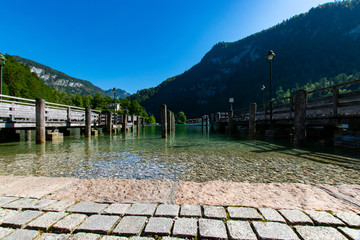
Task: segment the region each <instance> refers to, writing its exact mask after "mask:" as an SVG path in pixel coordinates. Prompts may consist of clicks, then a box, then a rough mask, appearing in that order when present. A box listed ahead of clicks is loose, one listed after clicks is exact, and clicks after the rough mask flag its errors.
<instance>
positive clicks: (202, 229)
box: [199, 219, 227, 239]
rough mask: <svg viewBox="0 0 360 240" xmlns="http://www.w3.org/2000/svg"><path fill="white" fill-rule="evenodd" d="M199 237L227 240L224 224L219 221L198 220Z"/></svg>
mask: <svg viewBox="0 0 360 240" xmlns="http://www.w3.org/2000/svg"><path fill="white" fill-rule="evenodd" d="M199 235H200V237H202V238H217V239H227V233H226V228H225V224H224V222H223V221H221V220H214V219H200V220H199Z"/></svg>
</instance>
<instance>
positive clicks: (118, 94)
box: [104, 88, 131, 99]
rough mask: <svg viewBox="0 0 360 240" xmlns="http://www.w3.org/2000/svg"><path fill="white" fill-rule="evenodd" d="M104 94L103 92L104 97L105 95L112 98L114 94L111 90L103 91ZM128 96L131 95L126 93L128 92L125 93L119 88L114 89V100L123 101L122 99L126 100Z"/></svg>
mask: <svg viewBox="0 0 360 240" xmlns="http://www.w3.org/2000/svg"><path fill="white" fill-rule="evenodd" d="M104 92H105V95H106V96H109V97H114V92H113V90H112V89H109V90H105V91H104ZM130 95H131V94H130V93H128V92H126V91H125V90H122V89H120V88H117V89H116V98H118V99H124V98H126V97H128V96H130Z"/></svg>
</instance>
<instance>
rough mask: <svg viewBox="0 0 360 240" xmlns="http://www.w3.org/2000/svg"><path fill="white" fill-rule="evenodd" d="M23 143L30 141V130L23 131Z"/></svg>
mask: <svg viewBox="0 0 360 240" xmlns="http://www.w3.org/2000/svg"><path fill="white" fill-rule="evenodd" d="M25 141H27V142H28V141H31V130H30V129H26V130H25Z"/></svg>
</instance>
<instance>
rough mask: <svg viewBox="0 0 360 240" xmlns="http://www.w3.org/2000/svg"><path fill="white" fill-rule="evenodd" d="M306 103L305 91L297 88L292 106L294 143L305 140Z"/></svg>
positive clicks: (300, 142)
mask: <svg viewBox="0 0 360 240" xmlns="http://www.w3.org/2000/svg"><path fill="white" fill-rule="evenodd" d="M306 104H307V92H306V91H305V90H298V91H296V93H295V106H294V111H295V112H294V144H295V145H301V144H303V143H305V141H306Z"/></svg>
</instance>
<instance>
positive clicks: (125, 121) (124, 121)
mask: <svg viewBox="0 0 360 240" xmlns="http://www.w3.org/2000/svg"><path fill="white" fill-rule="evenodd" d="M127 122H128V116H127V114H125V113H124V114H123V120H122V128H121V131H122V132H126V126H127Z"/></svg>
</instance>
